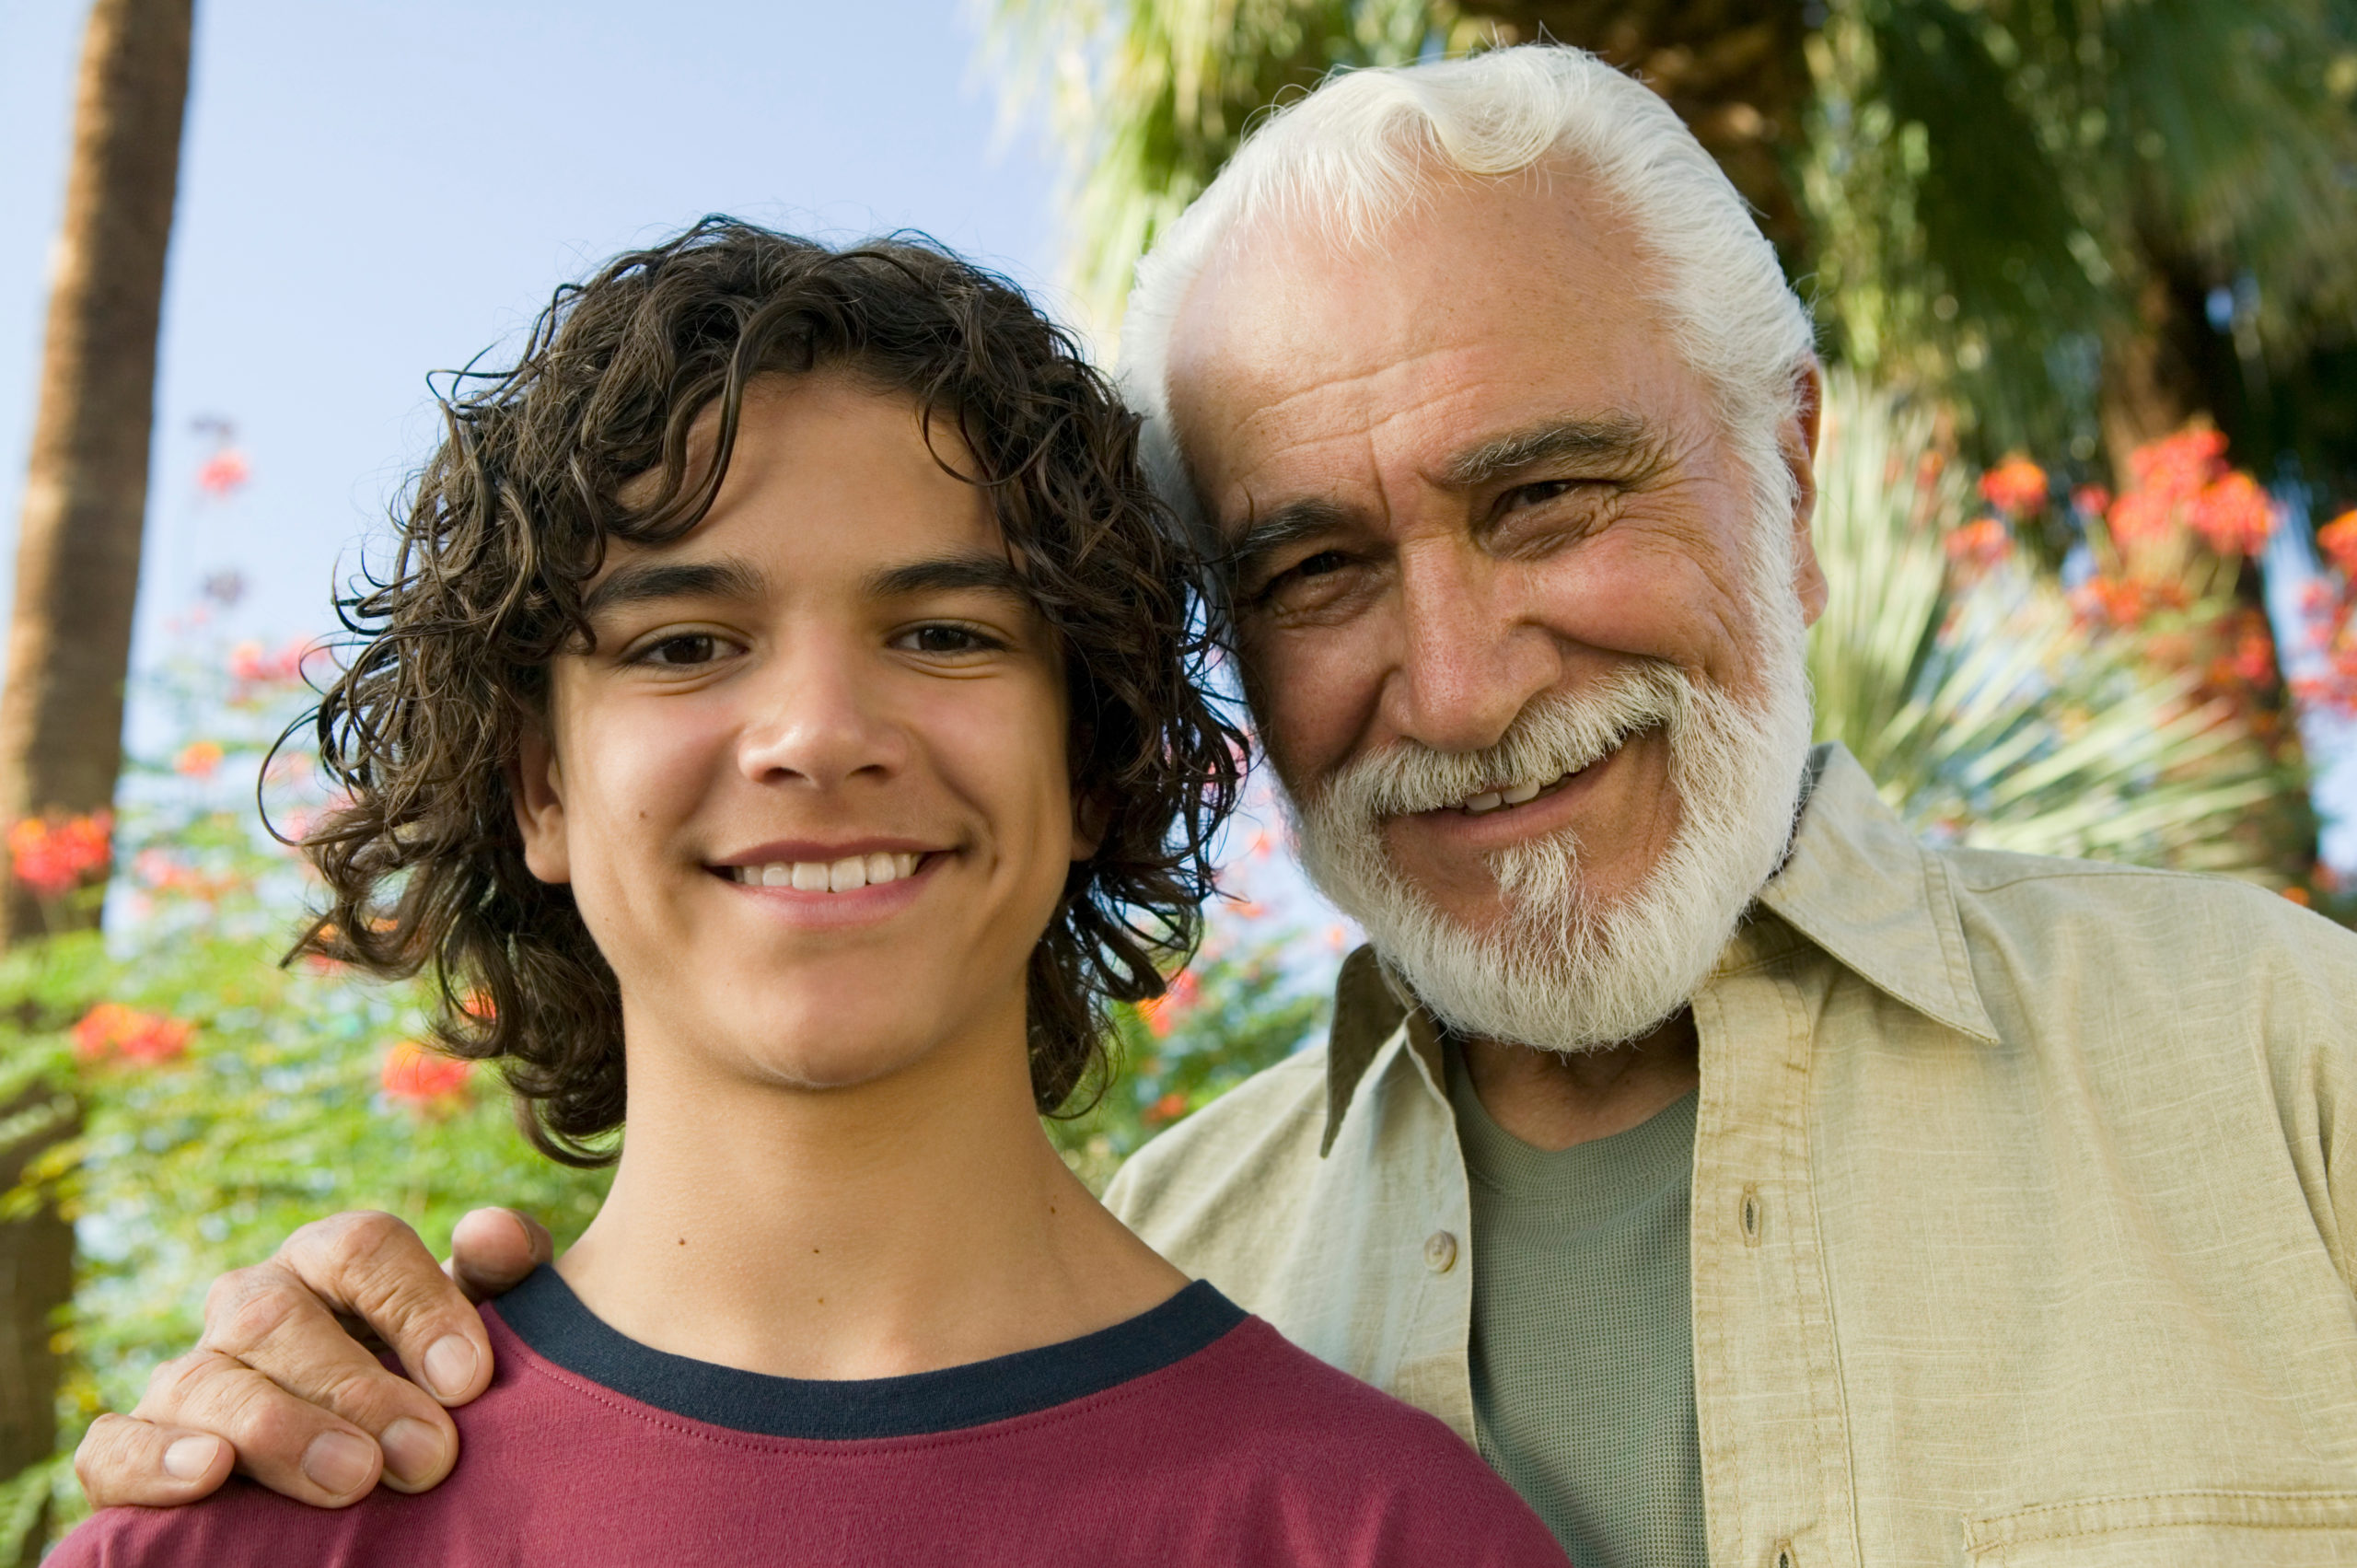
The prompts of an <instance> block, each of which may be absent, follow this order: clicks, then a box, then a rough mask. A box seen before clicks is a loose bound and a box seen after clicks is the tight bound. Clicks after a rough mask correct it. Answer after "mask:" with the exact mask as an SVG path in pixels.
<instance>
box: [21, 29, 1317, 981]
mask: <svg viewBox="0 0 2357 1568" xmlns="http://www.w3.org/2000/svg"><path fill="white" fill-rule="evenodd" d="M85 15H86V5H85V0H5V4H0V148H5V149H6V152H5V155H0V215H5V216H0V619H5V616H6V607H7V604H8V603H9V599H8V597H7V584H8V578H9V575H10V574H11V571H12V569H13V566H14V563H15V557H16V546H15V537H16V526H17V511H18V507H19V505H20V504H21V500H22V493H23V488H24V471H25V459H26V454H27V450H28V447H29V443H30V440H31V434H32V421H33V396H34V389H35V380H36V377H37V375H38V367H39V356H40V351H41V322H42V316H43V312H44V309H45V308H46V304H47V284H46V279H45V276H44V272H45V268H46V265H47V259H48V255H49V251H50V247H51V244H52V236H53V235H54V233H55V231H56V227H57V224H58V221H59V218H60V215H61V211H62V208H63V205H64V176H65V162H66V153H67V144H68V133H69V119H70V114H71V109H72V88H73V75H74V69H75V61H76V57H77V54H78V52H79V48H80V35H81V29H82V23H83V19H84V17H85ZM978 31H979V29H978V27H977V25H976V23H975V20H974V12H973V10H972V9H971V8H970V6H967V5H966V4H963V3H962V0H902V3H900V4H897V5H894V6H859V5H843V4H840V3H836V4H825V5H821V4H816V3H813V0H770V3H767V4H761V3H757V0H668V4H666V5H664V6H659V7H658V6H649V5H646V4H644V3H643V0H641V3H637V4H630V5H624V4H620V3H617V0H563V4H559V3H558V0H466V3H461V0H331V3H328V4H321V3H319V0H303V3H298V0H198V17H197V39H196V57H195V64H194V69H193V73H192V85H191V88H190V101H189V118H188V126H187V132H186V141H185V142H184V144H183V147H182V164H181V182H180V206H179V212H178V215H177V219H176V225H175V228H174V233H173V240H172V252H171V262H170V273H169V279H168V287H167V294H166V299H165V310H164V331H163V343H162V352H161V358H160V362H159V366H158V381H157V411H156V446H155V462H154V465H153V470H152V479H151V489H150V496H149V505H148V518H147V540H146V546H145V563H144V566H143V578H142V582H141V586H140V611H139V622H138V624H139V631H138V636H137V640H136V644H135V645H134V664H137V665H148V664H152V663H153V662H155V661H157V660H159V659H161V658H164V657H166V656H168V655H169V654H170V652H171V650H172V649H173V648H174V647H175V646H176V645H180V646H194V647H197V648H199V649H202V648H205V647H211V648H216V649H217V648H218V647H220V646H223V645H226V642H227V641H228V640H229V639H232V638H235V637H242V636H255V637H261V638H264V639H267V640H269V641H271V642H273V644H274V643H276V642H278V641H280V640H282V639H285V638H289V637H293V636H296V635H299V634H303V633H316V632H322V631H326V630H328V629H330V628H331V625H332V620H331V616H330V613H329V596H330V591H331V584H332V583H334V582H336V581H338V580H340V578H341V577H342V576H343V575H348V574H349V573H350V572H351V570H352V569H353V568H354V565H355V564H356V563H357V562H358V560H359V555H358V549H359V545H360V543H361V541H362V540H363V538H364V537H365V536H368V535H370V534H372V533H373V534H374V535H375V537H377V538H380V539H381V538H382V537H383V528H382V520H383V517H384V514H385V508H386V504H387V502H388V501H389V499H390V498H391V497H392V495H393V494H394V492H395V491H396V490H397V489H398V487H399V486H400V484H401V482H402V480H403V478H404V477H405V476H406V474H407V473H408V472H409V471H410V470H412V468H413V467H414V466H415V465H416V464H417V463H418V462H419V461H420V460H421V459H423V458H424V456H425V455H426V453H427V452H428V451H429V450H430V449H431V447H433V445H434V443H435V439H436V438H437V436H438V435H439V432H438V429H437V427H436V425H435V422H434V420H433V418H432V404H431V403H430V401H428V399H427V395H426V391H425V380H424V378H425V375H426V373H427V372H428V371H429V370H434V369H439V368H444V367H447V366H455V365H458V364H460V363H462V362H463V361H465V360H466V359H467V358H468V357H469V356H470V355H472V354H475V353H476V352H478V351H479V350H482V349H483V348H484V347H486V346H488V345H490V344H493V343H499V342H502V341H512V340H513V339H514V338H515V337H516V336H517V335H518V334H520V332H521V331H522V330H523V328H524V327H525V325H526V324H527V323H528V321H529V320H530V319H531V317H532V316H533V315H534V313H536V312H537V311H538V310H539V309H540V307H541V306H542V305H543V304H544V303H545V302H546V301H547V299H548V296H549V291H550V290H551V289H552V288H553V287H554V286H555V285H557V284H559V283H561V282H563V281H564V280H566V279H568V278H572V277H575V276H577V275H579V274H580V273H584V272H586V271H587V270H588V269H589V268H590V267H591V266H593V265H594V264H595V263H596V262H598V261H600V260H602V259H603V258H605V257H606V256H609V255H610V254H612V253H614V252H615V251H618V250H624V249H626V248H628V247H629V246H631V245H633V244H634V243H639V242H643V241H645V240H648V239H651V238H656V237H658V236H661V235H663V234H666V233H668V232H669V231H671V230H674V229H676V228H679V227H680V226H684V225H686V224H688V223H690V222H691V221H693V220H694V219H695V218H696V217H698V216H700V215H702V214H704V213H708V212H729V213H734V214H737V215H740V216H744V217H749V218H752V219H755V220H757V221H760V222H763V223H768V224H771V225H772V226H778V227H783V228H787V229H792V230H795V231H797V232H802V233H812V234H822V235H826V236H830V237H835V238H848V237H852V236H856V235H861V234H866V233H873V232H877V231H880V230H888V229H893V228H900V227H914V228H921V229H923V230H924V231H926V232H927V233H930V234H932V235H933V236H935V238H939V239H941V240H943V241H945V242H946V243H948V244H950V245H952V246H954V247H956V248H957V249H958V250H961V251H963V252H964V253H966V254H967V255H969V256H971V257H973V258H975V259H977V260H980V261H984V262H986V263H988V264H990V265H992V266H993V267H996V268H998V269H999V270H1001V271H1003V272H1004V273H1007V274H1009V275H1010V276H1012V277H1013V278H1015V279H1016V281H1017V282H1019V283H1021V284H1023V285H1025V286H1026V287H1028V288H1030V289H1032V290H1033V291H1034V292H1035V294H1038V295H1039V296H1041V297H1042V298H1043V300H1044V302H1045V303H1047V304H1048V305H1049V307H1050V308H1051V309H1054V308H1056V306H1057V304H1058V300H1057V296H1056V293H1055V290H1054V288H1053V286H1052V282H1053V279H1054V276H1055V273H1056V268H1057V251H1056V244H1057V229H1056V211H1055V190H1056V183H1057V177H1058V173H1059V163H1058V159H1057V154H1056V151H1055V149H1054V148H1053V147H1052V146H1051V145H1050V144H1049V143H1048V142H1047V141H1046V139H1045V137H1044V135H1043V134H1041V133H1040V132H1039V128H1038V126H1037V125H1036V123H1035V124H1034V125H1032V126H1030V127H1029V128H1028V129H1025V130H1020V131H1018V132H1016V133H1014V134H1006V133H1004V132H1003V131H1002V117H1001V108H1000V103H999V96H998V94H997V92H996V91H995V90H994V89H993V86H992V84H991V83H989V82H988V81H987V80H985V79H984V78H983V77H982V76H981V74H980V73H979V71H978V70H977V69H976V66H975V63H974V56H975V52H976V42H977V39H978ZM208 418H209V419H221V420H226V421H229V422H231V423H232V424H234V425H235V426H236V428H237V445H238V447H239V448H240V449H241V450H242V451H243V452H244V453H245V455H246V457H247V458H248V459H249V461H250V470H251V474H252V478H251V480H250V482H249V484H248V485H247V487H246V488H245V489H244V490H243V491H242V492H241V493H240V494H238V495H237V496H236V497H235V498H234V499H232V500H229V501H227V502H208V501H206V500H204V499H203V498H202V496H201V493H200V492H199V491H198V489H197V487H196V483H195V475H196V472H197V470H198V468H199V467H200V466H201V464H202V463H203V460H204V459H205V458H206V457H207V456H208V455H209V454H210V452H211V451H212V449H213V438H212V437H210V436H206V435H204V434H203V433H201V432H200V431H199V430H198V429H196V428H195V425H196V423H197V422H198V421H200V420H204V419H208ZM224 569H228V570H234V571H236V572H237V573H238V574H240V575H242V576H243V577H244V578H245V579H246V581H247V583H248V585H249V588H248V592H247V595H246V598H244V600H243V601H242V602H241V603H239V604H238V606H237V608H236V609H235V610H232V611H230V612H228V613H227V614H226V616H218V617H217V618H216V620H215V622H214V623H213V624H211V625H209V626H207V627H206V628H204V629H203V631H202V632H201V633H194V634H193V637H192V634H190V633H185V632H175V631H174V630H173V627H172V623H173V621H175V620H176V619H178V618H180V617H181V616H183V615H184V614H185V613H186V612H187V611H188V610H190V609H191V608H192V606H193V605H194V604H196V603H197V602H198V593H197V590H198V585H199V584H200V583H201V582H202V581H203V578H204V577H205V576H206V575H208V574H211V573H215V572H219V571H222V570H224ZM161 722H162V715H161V714H160V713H157V712H153V711H143V710H140V709H138V708H136V707H134V721H133V726H132V736H133V739H134V744H137V743H140V742H141V741H142V740H143V739H145V740H146V741H147V742H148V744H149V747H150V749H152V748H153V746H154V744H155V743H156V741H157V738H159V730H158V727H157V726H159V725H160V724H161ZM1262 815H1263V817H1264V818H1270V817H1272V816H1273V813H1272V812H1271V811H1269V810H1268V809H1267V808H1266V807H1263V808H1262ZM1246 832H1247V834H1248V835H1250V834H1251V832H1252V830H1251V828H1250V827H1249V826H1248V827H1247V829H1246ZM1247 842H1248V841H1247ZM1247 858H1249V857H1247ZM1264 864H1266V870H1265V872H1263V873H1261V874H1258V875H1252V874H1244V875H1240V876H1239V884H1248V885H1249V887H1250V889H1251V890H1252V891H1253V892H1254V893H1255V894H1256V895H1257V896H1259V897H1260V898H1262V899H1263V900H1266V901H1267V902H1268V903H1270V904H1271V907H1272V909H1273V910H1274V911H1275V912H1279V913H1280V915H1281V917H1282V918H1284V919H1286V920H1287V921H1288V922H1289V923H1294V924H1297V925H1299V926H1301V927H1303V928H1304V929H1306V931H1308V932H1311V933H1314V934H1317V935H1318V940H1317V941H1316V943H1315V944H1314V947H1315V951H1314V955H1313V956H1312V957H1311V958H1309V959H1308V960H1307V962H1308V964H1309V967H1311V968H1316V967H1318V965H1321V964H1324V963H1330V961H1331V950H1330V946H1329V942H1328V941H1327V940H1325V935H1326V933H1327V930H1328V928H1329V927H1330V926H1331V925H1332V924H1333V923H1334V921H1335V918H1336V917H1335V916H1334V915H1333V914H1332V913H1331V912H1329V911H1327V910H1326V909H1325V908H1324V906H1323V905H1322V904H1320V903H1319V902H1318V900H1316V898H1315V896H1314V895H1312V894H1310V893H1309V892H1308V891H1307V889H1306V888H1305V887H1303V886H1302V884H1301V883H1300V881H1299V878H1298V877H1296V876H1295V875H1294V874H1293V873H1292V871H1291V869H1290V866H1289V865H1287V864H1285V862H1284V860H1283V856H1282V854H1279V855H1278V856H1277V857H1276V858H1275V860H1274V861H1273V862H1272V863H1264ZM1238 871H1239V873H1244V872H1245V867H1244V866H1241V865H1239V867H1238Z"/></svg>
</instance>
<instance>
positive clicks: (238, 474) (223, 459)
mask: <svg viewBox="0 0 2357 1568" xmlns="http://www.w3.org/2000/svg"><path fill="white" fill-rule="evenodd" d="M251 478H253V468H252V466H251V465H250V464H249V463H248V462H247V461H246V455H245V454H244V453H243V452H240V451H239V450H238V448H236V447H222V448H221V449H220V450H219V451H217V452H215V453H214V454H213V455H212V456H211V457H209V458H207V459H204V464H203V467H202V468H199V469H198V470H196V487H197V488H198V489H199V490H202V491H203V492H204V493H205V494H207V495H210V496H212V497H213V498H214V499H215V500H216V501H226V500H227V499H228V498H229V497H230V496H232V495H235V494H237V493H238V491H240V490H243V489H244V488H245V487H246V482H247V481H248V480H250V479H251Z"/></svg>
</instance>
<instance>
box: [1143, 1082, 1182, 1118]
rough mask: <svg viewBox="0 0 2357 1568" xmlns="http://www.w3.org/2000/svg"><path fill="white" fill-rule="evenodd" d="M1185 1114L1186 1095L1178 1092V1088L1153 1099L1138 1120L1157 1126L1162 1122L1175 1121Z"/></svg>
mask: <svg viewBox="0 0 2357 1568" xmlns="http://www.w3.org/2000/svg"><path fill="white" fill-rule="evenodd" d="M1186 1114H1187V1097H1186V1096H1185V1095H1182V1094H1180V1093H1179V1091H1178V1090H1176V1089H1173V1090H1171V1091H1170V1092H1169V1093H1168V1094H1167V1095H1165V1096H1163V1097H1162V1098H1160V1099H1158V1100H1155V1102H1154V1103H1153V1104H1152V1105H1150V1106H1147V1107H1146V1108H1145V1110H1144V1112H1143V1113H1142V1114H1141V1115H1140V1116H1139V1118H1138V1120H1140V1121H1144V1123H1145V1124H1146V1125H1147V1126H1149V1127H1159V1126H1161V1125H1162V1124H1163V1123H1164V1122H1167V1121H1178V1120H1179V1118H1180V1117H1182V1116H1184V1115H1186Z"/></svg>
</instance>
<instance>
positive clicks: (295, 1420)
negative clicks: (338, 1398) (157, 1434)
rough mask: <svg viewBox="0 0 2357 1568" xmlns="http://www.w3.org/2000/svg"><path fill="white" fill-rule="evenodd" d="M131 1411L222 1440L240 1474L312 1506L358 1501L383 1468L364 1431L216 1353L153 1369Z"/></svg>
mask: <svg viewBox="0 0 2357 1568" xmlns="http://www.w3.org/2000/svg"><path fill="white" fill-rule="evenodd" d="M163 1411H171V1412H173V1414H172V1416H171V1417H169V1418H167V1417H165V1416H164V1415H163V1414H162V1413H161V1412H163ZM132 1413H133V1414H134V1415H135V1416H137V1417H138V1418H140V1419H141V1420H142V1421H146V1422H152V1423H157V1424H158V1425H169V1426H178V1427H180V1428H183V1429H193V1430H196V1431H198V1432H205V1433H211V1434H215V1435H216V1436H219V1437H224V1438H226V1439H227V1440H228V1442H229V1444H230V1446H233V1447H235V1448H236V1450H237V1455H238V1469H240V1470H242V1471H244V1472H245V1473H246V1474H247V1475H250V1476H251V1477H253V1478H254V1479H255V1480H256V1481H260V1482H261V1483H262V1484H263V1485H264V1486H266V1487H268V1488H270V1489H271V1490H272V1491H273V1492H275V1493H281V1494H283V1495H284V1496H287V1497H292V1498H294V1499H295V1500H296V1502H298V1503H308V1504H311V1505H312V1506H314V1507H319V1508H341V1507H343V1506H345V1505H346V1504H352V1503H356V1502H358V1501H359V1500H360V1499H361V1498H363V1497H366V1495H368V1493H369V1490H370V1489H371V1488H372V1487H374V1486H375V1485H376V1484H377V1476H378V1475H379V1473H380V1472H381V1469H382V1459H381V1457H380V1455H379V1452H378V1450H377V1444H376V1442H375V1440H374V1439H372V1438H371V1437H370V1436H369V1435H368V1434H366V1432H363V1431H361V1430H360V1429H359V1428H357V1427H355V1426H354V1425H353V1424H352V1423H350V1422H348V1421H343V1420H341V1419H339V1418H338V1417H336V1416H333V1415H331V1414H329V1413H328V1412H327V1411H324V1410H321V1409H320V1408H319V1406H317V1405H314V1404H311V1403H309V1402H308V1401H306V1400H299V1399H296V1397H295V1396H294V1395H293V1394H290V1393H288V1392H287V1391H286V1390H285V1389H284V1388H280V1387H279V1386H278V1385H277V1384H275V1383H273V1382H272V1381H271V1380H270V1379H269V1378H267V1377H265V1376H262V1375H261V1373H259V1372H256V1371H255V1370H254V1369H253V1368H252V1367H250V1366H247V1365H243V1364H242V1363H240V1362H238V1361H235V1360H232V1359H231V1358H230V1357H228V1356H226V1355H223V1354H221V1353H219V1352H218V1351H195V1352H192V1353H190V1354H188V1355H184V1356H181V1357H180V1358H179V1359H177V1360H174V1361H168V1362H166V1363H164V1365H161V1366H158V1367H157V1369H156V1375H155V1376H153V1377H152V1378H150V1379H149V1380H148V1384H147V1395H146V1397H145V1398H144V1399H142V1400H140V1401H139V1408H138V1409H137V1410H135V1411H133V1412H132ZM445 1419H446V1420H447V1417H445Z"/></svg>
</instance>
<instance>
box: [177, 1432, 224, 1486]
mask: <svg viewBox="0 0 2357 1568" xmlns="http://www.w3.org/2000/svg"><path fill="white" fill-rule="evenodd" d="M220 1448H221V1439H219V1438H218V1437H182V1438H180V1439H179V1440H178V1441H176V1442H174V1443H173V1445H172V1446H170V1447H168V1448H167V1449H165V1450H164V1473H165V1474H166V1475H168V1476H170V1477H171V1478H172V1479H173V1480H174V1481H195V1480H197V1479H198V1478H200V1477H202V1476H203V1474H204V1472H205V1471H207V1470H209V1469H212V1468H213V1456H214V1455H215V1454H216V1453H218V1452H220Z"/></svg>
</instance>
